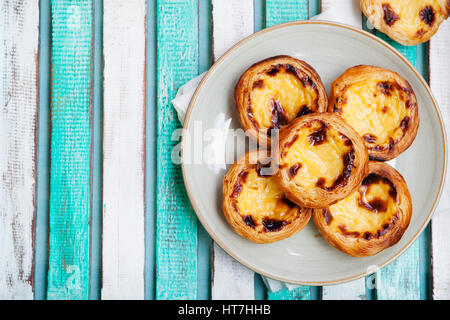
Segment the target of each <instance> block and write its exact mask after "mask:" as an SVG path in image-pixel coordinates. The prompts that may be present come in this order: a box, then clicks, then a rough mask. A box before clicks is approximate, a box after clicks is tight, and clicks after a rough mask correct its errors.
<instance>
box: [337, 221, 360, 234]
mask: <svg viewBox="0 0 450 320" xmlns="http://www.w3.org/2000/svg"><path fill="white" fill-rule="evenodd" d="M338 228H339V230H341V232H342V234H343V235H344V236H352V237H359V232H356V231H348V230H347V228H346V227H345V226H344V225H342V224H340V225H339V226H338Z"/></svg>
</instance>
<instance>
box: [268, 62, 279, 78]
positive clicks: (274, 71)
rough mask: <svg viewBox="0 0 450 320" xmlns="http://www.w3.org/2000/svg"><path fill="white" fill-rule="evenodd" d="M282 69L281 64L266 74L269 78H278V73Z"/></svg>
mask: <svg viewBox="0 0 450 320" xmlns="http://www.w3.org/2000/svg"><path fill="white" fill-rule="evenodd" d="M280 69H281V64H278V65H276V66H272V68H271V69H270V70H269V71H267V72H266V73H267V74H268V75H269V76H271V77H273V76H276V75H277V74H278V72H280Z"/></svg>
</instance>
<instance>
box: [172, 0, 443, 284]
mask: <svg viewBox="0 0 450 320" xmlns="http://www.w3.org/2000/svg"><path fill="white" fill-rule="evenodd" d="M339 1H341V8H340V9H339V10H336V9H334V10H333V9H329V10H327V9H326V8H325V11H324V12H323V13H321V14H319V15H317V16H314V17H312V18H311V20H325V21H334V22H340V23H345V24H349V25H353V26H355V27H358V28H361V27H362V14H361V11H360V8H359V0H339ZM205 73H206V72H205ZM205 73H203V74H201V75H199V76H198V77H196V78H194V79H192V80H191V81H189V82H187V83H186V84H185V85H183V86H182V87H180V89H179V90H178V92H177V95H176V97H175V98H174V99H173V100H172V105H173V106H174V107H175V109H176V111H177V114H178V119H179V120H180V122H181V123H182V124H184V117H185V114H186V111H187V108H188V106H189V102H190V101H191V98H192V96H193V95H194V92H195V90H196V89H197V86H198V85H199V83H200V81H201V80H202V78H203V76H204V75H205ZM230 121H231V119H226V117H225V115H224V114H220V115H218V117H217V118H216V123H215V126H214V128H216V129H217V130H218V131H219V134H217V137H218V139H219V140H220V142H219V143H218V142H217V140H214V142H212V143H211V144H210V145H207V146H206V148H209V150H210V151H209V152H210V154H211V155H210V158H211V166H210V163H208V166H210V168H212V170H214V171H216V172H217V171H218V170H220V169H225V157H224V153H225V143H226V136H227V134H226V132H227V131H228V129H229V125H230ZM220 131H221V132H222V133H221V134H220ZM217 146H218V147H219V149H220V150H219V149H218V147H217ZM390 164H391V165H393V166H394V165H395V163H393V162H392V163H391V162H390ZM448 192H449V191H448V188H447V191H444V196H443V197H442V198H444V199H446V198H447V195H448V194H449V193H448ZM441 202H442V200H441ZM444 202H445V204H441V205H440V206H439V208H446V209H438V210H437V212H438V213H439V212H440V211H448V210H449V208H450V203H449V201H448V200H444ZM262 279H263V282H264V283H265V285H266V286H267V288H268V289H269V290H270V291H271V292H276V291H279V290H281V289H284V288H287V289H288V290H293V289H295V288H297V287H299V286H298V285H295V284H290V283H285V282H280V281H277V280H273V279H270V278H267V277H264V276H262Z"/></svg>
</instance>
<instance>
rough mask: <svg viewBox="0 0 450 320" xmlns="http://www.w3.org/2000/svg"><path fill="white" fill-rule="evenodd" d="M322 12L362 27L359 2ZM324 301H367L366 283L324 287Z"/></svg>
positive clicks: (328, 2) (324, 5) (327, 1)
mask: <svg viewBox="0 0 450 320" xmlns="http://www.w3.org/2000/svg"><path fill="white" fill-rule="evenodd" d="M321 10H322V12H324V11H326V10H332V11H333V12H336V11H339V12H344V11H345V12H348V14H341V18H340V19H338V20H336V22H340V23H346V24H350V25H352V26H354V27H357V28H361V27H362V15H361V11H360V9H359V0H339V1H336V0H322V1H321ZM322 299H323V300H364V299H366V282H365V278H361V279H358V280H355V281H351V282H348V283H344V284H340V285H334V286H324V287H323V288H322Z"/></svg>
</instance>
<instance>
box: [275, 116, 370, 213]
mask: <svg viewBox="0 0 450 320" xmlns="http://www.w3.org/2000/svg"><path fill="white" fill-rule="evenodd" d="M368 161H369V160H368V154H367V149H366V147H365V146H364V142H363V140H362V139H361V137H360V136H359V135H358V133H357V132H356V131H355V130H353V129H352V128H351V127H350V126H349V125H348V124H347V123H346V122H345V121H343V120H342V119H341V118H340V117H339V116H337V115H335V114H333V113H313V114H310V115H306V116H303V117H300V118H297V119H295V120H294V121H293V122H292V123H291V124H290V125H289V126H287V127H286V128H283V129H282V130H281V132H280V145H279V152H278V163H279V170H278V172H277V174H276V179H277V182H278V184H279V186H280V188H281V189H282V190H283V191H284V192H285V194H286V196H287V197H288V198H289V199H290V200H291V201H293V202H295V203H297V204H298V205H300V206H305V207H308V208H324V207H327V206H329V205H330V204H332V203H335V202H337V201H339V200H341V199H343V198H345V197H346V196H348V195H349V194H350V193H351V192H352V191H353V190H354V189H356V188H357V187H358V186H359V184H360V183H361V181H362V179H363V178H364V176H365V175H366V172H367V165H368Z"/></svg>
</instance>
